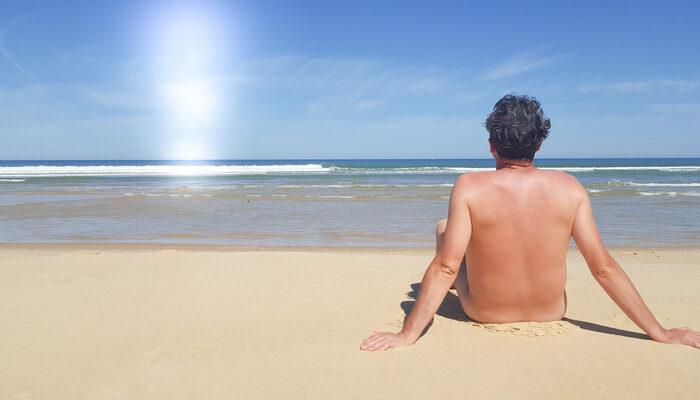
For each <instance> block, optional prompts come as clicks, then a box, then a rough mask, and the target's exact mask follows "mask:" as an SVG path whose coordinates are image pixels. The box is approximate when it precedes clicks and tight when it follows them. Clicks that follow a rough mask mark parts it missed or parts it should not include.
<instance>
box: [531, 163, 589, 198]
mask: <svg viewBox="0 0 700 400" xmlns="http://www.w3.org/2000/svg"><path fill="white" fill-rule="evenodd" d="M538 172H539V173H540V174H541V176H542V177H543V179H544V180H545V181H546V183H547V184H548V185H552V186H551V187H552V188H557V189H559V190H562V191H566V192H567V193H570V194H573V195H576V196H577V197H579V196H581V195H588V192H587V191H586V189H585V188H584V187H583V185H582V184H581V182H579V180H578V179H577V178H576V177H575V176H573V175H571V174H569V173H568V172H565V171H560V170H557V169H547V170H542V169H540V170H538Z"/></svg>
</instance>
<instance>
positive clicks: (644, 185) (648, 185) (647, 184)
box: [622, 182, 700, 187]
mask: <svg viewBox="0 0 700 400" xmlns="http://www.w3.org/2000/svg"><path fill="white" fill-rule="evenodd" d="M622 184H623V186H643V187H700V183H698V182H693V183H656V182H652V183H637V182H622Z"/></svg>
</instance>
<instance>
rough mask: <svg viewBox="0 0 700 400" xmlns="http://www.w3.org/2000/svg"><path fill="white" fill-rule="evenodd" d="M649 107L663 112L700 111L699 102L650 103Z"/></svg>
mask: <svg viewBox="0 0 700 400" xmlns="http://www.w3.org/2000/svg"><path fill="white" fill-rule="evenodd" d="M649 109H651V110H652V111H655V112H663V113H693V114H695V113H700V103H667V104H652V105H650V106H649Z"/></svg>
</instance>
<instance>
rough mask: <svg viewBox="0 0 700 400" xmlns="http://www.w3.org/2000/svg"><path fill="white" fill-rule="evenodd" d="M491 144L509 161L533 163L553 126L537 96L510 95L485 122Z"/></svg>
mask: <svg viewBox="0 0 700 400" xmlns="http://www.w3.org/2000/svg"><path fill="white" fill-rule="evenodd" d="M485 125H486V130H487V131H489V141H490V142H491V143H492V144H493V147H494V148H495V149H496V153H498V156H499V157H501V158H503V159H506V160H528V161H532V159H533V158H534V157H535V152H536V151H537V149H538V147H539V146H540V145H541V144H542V142H543V141H544V140H545V139H546V138H547V135H549V128H550V127H551V126H552V125H551V124H550V122H549V118H547V117H545V116H544V113H543V112H542V107H541V106H540V102H539V101H537V99H535V98H534V97H528V96H518V95H515V94H507V95H505V96H503V98H501V99H500V100H498V102H497V103H496V105H495V106H493V111H492V112H491V114H489V117H488V118H487V119H486V123H485Z"/></svg>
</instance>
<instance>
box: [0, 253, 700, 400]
mask: <svg viewBox="0 0 700 400" xmlns="http://www.w3.org/2000/svg"><path fill="white" fill-rule="evenodd" d="M635 253H636V254H635ZM615 255H616V256H617V258H618V260H619V261H621V263H622V265H623V267H624V268H625V270H626V271H627V272H628V274H629V275H630V276H631V277H632V279H633V281H634V282H635V283H636V285H637V287H638V288H639V290H640V292H641V293H642V296H643V297H644V299H645V300H646V301H647V304H648V305H649V306H650V307H651V309H652V310H653V311H654V312H655V314H656V316H657V318H658V319H659V320H660V321H662V323H663V324H664V325H665V326H667V327H673V326H691V327H695V328H696V329H697V328H700V251H699V250H662V251H653V250H641V251H635V252H634V253H633V252H632V251H625V252H622V251H616V252H615ZM430 258H431V254H429V253H428V252H415V251H413V252H403V253H402V252H397V251H393V252H389V251H387V252H377V251H364V250H357V251H345V252H343V251H309V252H302V251H254V252H251V251H218V250H216V249H199V250H197V249H190V250H184V249H165V248H161V249H158V248H151V249H149V248H144V247H130V246H122V247H119V246H116V247H115V246H109V247H107V246H89V245H77V246H35V247H34V248H30V247H28V246H21V247H18V246H7V245H6V246H4V247H2V248H0V399H3V400H5V399H71V400H74V399H255V398H264V399H269V398H282V399H302V398H311V399H327V398H331V399H335V398H358V399H372V398H377V399H418V398H421V399H462V398H475V399H508V398H517V399H527V398H533V399H535V398H536V399H571V398H605V399H609V398H610V399H639V398H645V399H662V398H663V399H697V398H699V397H700V383H699V381H698V378H699V377H700V351H698V350H695V349H692V348H689V347H683V346H677V345H676V346H671V345H661V344H658V343H655V342H652V341H650V340H648V339H646V337H645V336H644V335H641V334H640V333H639V330H638V329H637V328H636V327H635V326H634V325H633V324H632V323H631V322H630V321H629V320H628V319H627V318H626V317H625V316H624V315H623V314H622V313H621V312H620V311H619V310H618V309H617V308H616V306H615V305H614V304H613V303H612V301H611V300H610V299H608V298H607V297H606V295H605V294H604V292H603V291H602V290H601V289H600V288H599V287H597V285H596V282H595V281H594V280H593V278H592V277H591V276H590V275H589V273H588V270H587V268H586V266H585V264H584V263H583V261H582V259H581V257H580V256H579V255H578V253H577V252H572V253H571V254H570V256H569V262H568V265H569V267H568V268H569V279H568V283H567V291H568V294H569V296H568V297H569V310H568V312H567V317H568V318H570V320H568V321H561V322H556V323H551V324H513V325H510V326H508V325H505V326H504V325H481V324H475V323H471V322H467V321H464V320H463V317H462V314H461V313H460V312H459V308H458V305H457V303H456V299H455V297H454V296H453V295H451V296H449V297H448V299H447V300H446V302H445V304H444V305H443V307H442V308H441V310H440V312H439V315H438V316H436V318H435V321H434V323H433V324H432V326H431V328H430V330H429V331H428V333H427V334H426V335H425V336H424V337H423V338H422V339H421V340H419V341H418V343H417V344H416V345H414V346H410V347H405V348H400V349H397V350H392V351H389V352H385V353H366V352H362V351H360V350H359V345H360V342H361V340H362V339H363V338H364V337H365V336H366V335H367V334H369V333H370V332H371V331H372V330H374V329H397V328H398V327H399V326H400V325H401V321H402V319H403V317H404V308H407V307H408V306H410V304H411V302H412V301H413V300H412V298H411V296H412V295H415V293H413V292H415V289H416V288H417V285H416V284H417V283H418V282H419V281H420V278H421V275H422V272H423V270H424V269H425V267H426V265H427V263H428V262H429V261H430ZM412 284H413V285H412Z"/></svg>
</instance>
